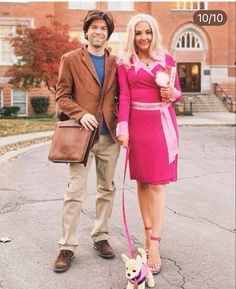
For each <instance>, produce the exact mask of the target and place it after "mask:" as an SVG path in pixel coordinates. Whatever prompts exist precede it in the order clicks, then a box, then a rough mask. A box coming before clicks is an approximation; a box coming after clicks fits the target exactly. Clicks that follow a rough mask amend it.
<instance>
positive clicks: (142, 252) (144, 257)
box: [138, 248, 147, 264]
mask: <svg viewBox="0 0 236 289" xmlns="http://www.w3.org/2000/svg"><path fill="white" fill-rule="evenodd" d="M138 251H139V253H140V255H141V258H142V261H143V263H145V264H146V263H147V255H146V251H145V250H144V249H143V248H138Z"/></svg>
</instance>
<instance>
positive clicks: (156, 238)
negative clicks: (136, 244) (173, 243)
mask: <svg viewBox="0 0 236 289" xmlns="http://www.w3.org/2000/svg"><path fill="white" fill-rule="evenodd" d="M150 239H151V240H153V241H158V242H160V241H161V237H154V236H151V238H150Z"/></svg>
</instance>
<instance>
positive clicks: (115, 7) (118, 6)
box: [108, 1, 134, 11]
mask: <svg viewBox="0 0 236 289" xmlns="http://www.w3.org/2000/svg"><path fill="white" fill-rule="evenodd" d="M133 9H134V7H133V2H128V1H127V2H118V1H114V2H108V10H112V11H130V10H133Z"/></svg>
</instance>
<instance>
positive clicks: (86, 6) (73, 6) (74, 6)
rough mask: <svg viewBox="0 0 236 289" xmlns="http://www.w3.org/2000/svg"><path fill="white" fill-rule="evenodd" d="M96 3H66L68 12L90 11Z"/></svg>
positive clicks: (94, 7)
mask: <svg viewBox="0 0 236 289" xmlns="http://www.w3.org/2000/svg"><path fill="white" fill-rule="evenodd" d="M96 7H97V3H96V1H76V2H75V1H68V9H69V10H91V9H96Z"/></svg>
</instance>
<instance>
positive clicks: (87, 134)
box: [48, 89, 104, 166]
mask: <svg viewBox="0 0 236 289" xmlns="http://www.w3.org/2000/svg"><path fill="white" fill-rule="evenodd" d="M103 99H104V91H103V89H102V90H101V96H100V103H99V108H98V112H97V114H96V118H97V120H98V122H99V127H100V125H101V122H102V104H103ZM97 133H98V128H97V129H94V130H93V131H92V130H86V129H85V128H84V127H83V126H82V125H81V124H80V123H79V122H78V121H76V120H73V119H69V120H65V121H58V122H57V123H56V128H55V131H54V134H53V137H52V142H51V146H50V151H49V156H48V160H49V161H52V162H55V163H83V164H84V166H86V164H87V161H88V155H89V152H90V149H91V148H92V146H93V144H94V141H95V136H96V134H97Z"/></svg>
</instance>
